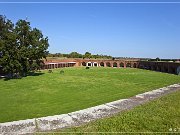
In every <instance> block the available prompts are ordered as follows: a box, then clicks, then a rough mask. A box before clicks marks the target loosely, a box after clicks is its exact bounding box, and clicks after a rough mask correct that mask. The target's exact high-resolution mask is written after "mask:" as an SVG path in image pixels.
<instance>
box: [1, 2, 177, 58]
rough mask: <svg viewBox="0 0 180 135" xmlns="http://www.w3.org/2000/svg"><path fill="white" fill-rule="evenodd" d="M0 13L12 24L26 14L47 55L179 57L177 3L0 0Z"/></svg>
mask: <svg viewBox="0 0 180 135" xmlns="http://www.w3.org/2000/svg"><path fill="white" fill-rule="evenodd" d="M9 1H10V0H9ZM18 1H23V0H18ZM33 1H35V0H31V2H33ZM39 1H41V0H39ZM53 1H58V0H53ZM59 1H60V0H59ZM69 1H73V0H69ZM78 1H83V0H78ZM84 1H85V2H87V1H88V0H84ZM94 1H95V0H94ZM98 1H109V2H111V1H110V0H98ZM114 1H118V2H119V1H120V0H114ZM131 1H133V2H135V0H131ZM144 1H148V0H144ZM149 1H150V0H149ZM151 1H155V0H151ZM159 1H161V2H162V0H159ZM163 1H166V2H167V1H168V0H163ZM169 1H170V0H169ZM174 1H175V0H174ZM176 1H178V0H176ZM0 2H2V0H0ZM6 2H7V0H6ZM11 2H13V0H11ZM26 2H27V1H26ZM66 2H67V1H66ZM73 2H75V0H74V1H73ZM91 2H92V0H91ZM171 2H172V1H171ZM178 2H180V1H178ZM0 14H2V15H6V17H7V18H8V19H10V20H12V21H13V22H16V21H17V20H18V19H26V17H27V18H28V21H30V22H31V26H32V27H37V28H39V29H40V30H42V32H43V34H44V35H46V36H48V37H49V43H50V47H49V51H50V52H51V53H56V52H57V53H58V52H61V53H70V52H72V51H77V52H79V53H85V52H86V51H89V52H91V53H93V54H107V55H112V56H120V57H145V58H147V57H148V58H156V57H160V58H180V3H169V4H167V3H149V4H145V3H119V4H118V3H114V4H113V3H109V4H107V3H86V4H82V3H79V4H77V3H76V4H75V3H71V4H68V3H64V4H62V3H56V4H43V3H39V4H35V3H31V4H22V3H21V4H18V3H13V4H12V3H11V4H8V3H6V4H4V3H0Z"/></svg>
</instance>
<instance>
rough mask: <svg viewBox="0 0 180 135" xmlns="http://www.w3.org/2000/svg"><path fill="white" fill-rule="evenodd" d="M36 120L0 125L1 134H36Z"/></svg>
mask: <svg viewBox="0 0 180 135" xmlns="http://www.w3.org/2000/svg"><path fill="white" fill-rule="evenodd" d="M36 131H37V130H36V123H35V119H27V120H20V121H13V122H6V123H0V134H3V135H6V134H7V135H11V134H12V135H14V134H26V133H34V132H36Z"/></svg>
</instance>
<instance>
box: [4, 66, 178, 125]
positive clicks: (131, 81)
mask: <svg viewBox="0 0 180 135" xmlns="http://www.w3.org/2000/svg"><path fill="white" fill-rule="evenodd" d="M60 70H61V69H56V70H53V73H48V71H47V70H46V71H42V72H41V73H42V75H36V76H28V77H25V78H22V79H12V80H8V81H5V80H3V79H0V86H1V87H0V122H7V121H14V120H21V119H27V118H34V117H42V116H48V115H56V114H63V113H68V112H72V111H77V110H80V109H84V108H87V107H92V106H95V105H99V104H102V103H106V102H110V101H114V100H119V99H122V98H128V97H131V96H133V95H136V94H139V93H143V92H145V91H150V90H153V89H156V88H160V87H163V86H167V85H170V84H174V83H179V82H180V76H177V75H173V74H166V73H159V72H153V71H148V70H140V69H123V68H90V69H89V70H87V69H85V68H66V69H64V71H65V73H64V74H60V73H59V72H60Z"/></svg>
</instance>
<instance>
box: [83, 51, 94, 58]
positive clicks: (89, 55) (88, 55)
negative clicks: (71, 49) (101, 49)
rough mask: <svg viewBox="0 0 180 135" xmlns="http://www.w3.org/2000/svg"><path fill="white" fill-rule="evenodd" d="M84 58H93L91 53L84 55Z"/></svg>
mask: <svg viewBox="0 0 180 135" xmlns="http://www.w3.org/2000/svg"><path fill="white" fill-rule="evenodd" d="M84 57H85V58H91V57H92V56H91V53H90V52H86V53H85V54H84Z"/></svg>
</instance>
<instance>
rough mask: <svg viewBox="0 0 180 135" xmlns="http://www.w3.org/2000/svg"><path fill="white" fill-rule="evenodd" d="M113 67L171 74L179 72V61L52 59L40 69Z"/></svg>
mask: <svg viewBox="0 0 180 135" xmlns="http://www.w3.org/2000/svg"><path fill="white" fill-rule="evenodd" d="M79 66H89V67H114V68H141V69H147V70H153V71H159V72H166V73H172V74H180V63H175V62H150V61H140V59H118V60H116V59H115V60H104V59H52V60H48V61H46V62H45V65H44V66H43V67H42V69H53V68H62V67H79Z"/></svg>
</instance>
